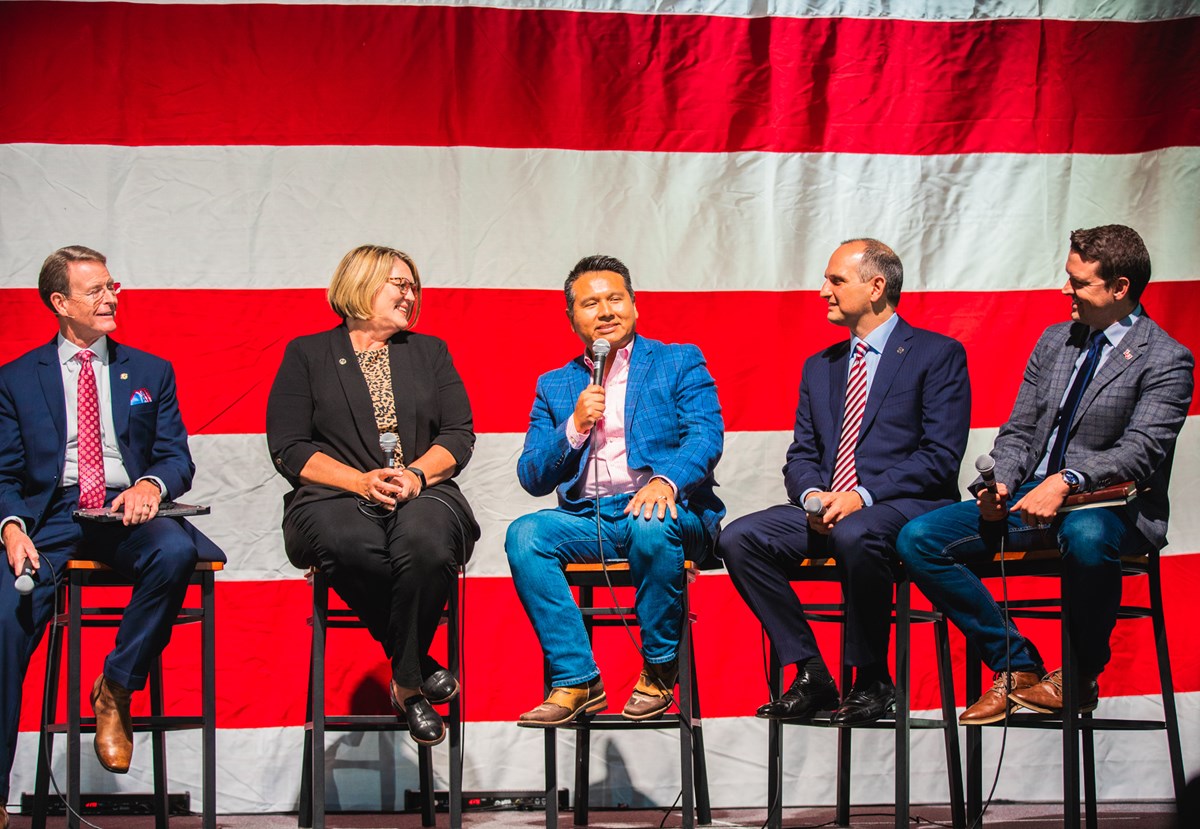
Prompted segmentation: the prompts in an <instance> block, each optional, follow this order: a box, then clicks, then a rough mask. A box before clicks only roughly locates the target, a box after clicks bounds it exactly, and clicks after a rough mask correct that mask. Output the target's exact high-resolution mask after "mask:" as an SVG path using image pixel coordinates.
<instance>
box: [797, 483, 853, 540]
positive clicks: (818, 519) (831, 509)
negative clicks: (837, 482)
mask: <svg viewBox="0 0 1200 829" xmlns="http://www.w3.org/2000/svg"><path fill="white" fill-rule="evenodd" d="M813 495H815V496H816V497H818V498H820V499H821V503H822V504H824V505H825V514H824V515H820V516H817V515H810V516H808V526H809V528H810V529H812V530H813V531H815V532H819V533H820V534H821V535H829V532H830V530H832V529H833V525H834V524H836V523H837V522H839V521H841V520H842V519H843V518H845V517H846V516H847V515H849V514H850V513H852V512H858V511H859V510H860V509H862V508H863V506H864V504H863V499H862V496H861V495H859V494H858V493H857V492H814V493H812V495H809V496H808V497H809V498H811V497H813Z"/></svg>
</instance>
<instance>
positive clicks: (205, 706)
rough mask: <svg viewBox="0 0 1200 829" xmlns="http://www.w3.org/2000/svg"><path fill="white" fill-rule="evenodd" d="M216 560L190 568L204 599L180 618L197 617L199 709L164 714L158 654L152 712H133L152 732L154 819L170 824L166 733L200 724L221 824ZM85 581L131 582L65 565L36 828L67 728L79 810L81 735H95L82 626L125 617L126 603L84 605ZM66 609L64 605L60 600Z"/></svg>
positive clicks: (211, 813) (150, 685) (179, 621)
mask: <svg viewBox="0 0 1200 829" xmlns="http://www.w3.org/2000/svg"><path fill="white" fill-rule="evenodd" d="M223 569H224V564H222V563H221V562H218V561H201V562H199V563H198V564H197V565H196V569H195V572H194V573H193V574H192V578H191V582H190V583H191V584H194V585H199V587H200V602H199V604H191V605H189V604H188V603H187V601H186V600H185V602H184V606H183V607H182V608H181V609H180V611H179V615H178V617H177V618H176V619H175V624H176V625H186V624H192V623H197V622H198V623H199V624H200V696H201V713H200V715H199V716H179V715H167V714H164V713H163V690H162V658H161V656H160V657H157V658H155V660H154V664H153V667H152V668H151V671H150V676H149V679H148V682H147V690H148V691H149V694H150V716H148V717H133V730H134V732H135V733H138V732H142V733H146V732H149V733H150V735H151V738H150V744H151V748H152V753H153V768H154V813H155V826H156V827H158V829H166V827H167V825H168V802H167V782H168V781H167V759H166V732H168V731H183V730H189V729H200V731H201V734H202V736H201V742H202V749H203V757H204V759H203V764H204V768H203V787H204V794H203V806H202V814H203V826H204V829H216V825H217V787H216V779H217V759H216V757H217V755H216V743H217V685H216V681H217V679H216V677H217V672H216V638H215V629H216V627H215V617H214V603H213V583H214V578H213V576H214V574H215V573H217V572H219V571H221V570H223ZM88 587H129V588H132V587H133V582H132V581H130V580H129V579H127V578H125V577H124V576H122V575H121V574H119V573H117V572H115V571H114V570H112V569H111V568H109V567H107V566H106V565H104V564H101V563H100V562H98V561H86V560H71V561H68V562H67V565H66V577H65V579H64V580H63V584H62V585H60V587H59V599H58V606H59V612H58V613H57V614H56V615H55V616H54V618H53V619H51V621H50V642H51V645H52V647H51V649H50V651H49V652H48V653H47V655H46V673H47V679H46V687H47V689H48V692H47V694H46V698H45V700H44V701H43V707H42V722H43V724H44V727H43V728H42V732H41V739H40V741H39V745H38V767H37V776H36V782H35V789H34V814H33V823H32V826H33V829H44V827H45V825H46V806H47V798H48V793H49V787H50V768H49V765H48V763H47V758H48V757H49V756H50V754H51V752H52V751H53V747H54V735H55V734H63V733H65V734H66V735H67V803H68V805H69V806H70V807H71V809H72V810H74V812H75V813H76V814H78V813H79V811H80V801H81V798H80V791H79V789H80V783H79V780H80V774H79V769H80V746H79V744H80V735H81V734H94V733H95V731H96V718H95V717H82V716H80V714H79V708H80V704H81V692H80V682H81V680H82V677H81V675H80V674H81V662H82V658H81V651H82V645H81V640H82V635H81V634H82V632H83V629H84V628H116V627H117V626H118V625H120V623H121V617H122V615H123V613H124V611H125V608H124V606H109V607H99V606H97V607H87V606H84V603H83V591H84V589H85V588H88ZM64 604H65V607H66V610H65V611H64V610H63V607H64ZM64 631H65V633H66V638H67V695H66V696H67V700H66V720H65V721H60V720H58V719H57V716H58V685H59V680H60V671H61V665H62V643H63V635H62V634H63V632H64ZM67 825H68V826H69V827H72V829H77V827H78V826H79V820H78V818H77V817H75V815H73V814H70V813H68V815H67Z"/></svg>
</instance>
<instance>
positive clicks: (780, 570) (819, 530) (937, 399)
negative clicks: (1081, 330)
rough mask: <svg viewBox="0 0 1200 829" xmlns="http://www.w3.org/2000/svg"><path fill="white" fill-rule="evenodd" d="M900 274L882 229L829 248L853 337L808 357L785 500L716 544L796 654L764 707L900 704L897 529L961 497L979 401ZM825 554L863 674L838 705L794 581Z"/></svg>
mask: <svg viewBox="0 0 1200 829" xmlns="http://www.w3.org/2000/svg"><path fill="white" fill-rule="evenodd" d="M903 279H904V268H903V265H902V264H901V262H900V258H899V257H898V256H897V255H896V254H895V252H894V251H893V250H892V249H891V248H889V247H888V246H887V245H885V244H883V243H882V242H879V241H877V240H875V239H852V240H850V241H848V242H844V243H843V244H842V245H841V247H839V248H838V249H837V250H836V251H834V253H833V256H832V257H831V258H830V260H829V266H828V268H827V269H826V271H825V281H824V284H823V285H822V286H821V298H822V299H824V300H825V301H826V302H827V303H828V305H829V310H828V319H829V321H830V322H832V323H834V324H835V325H843V326H845V327H847V328H849V329H850V338H849V339H848V340H843V341H842V342H840V343H838V344H837V345H834V346H830V347H829V348H827V349H825V350H824V351H822V352H820V353H818V354H815V355H813V356H812V357H810V358H809V359H808V360H807V361H806V362H805V364H804V374H803V376H802V378H801V380H800V403H799V405H798V406H797V408H796V428H795V437H794V439H793V441H792V445H791V448H790V449H788V453H787V462H786V464H785V465H784V468H783V474H784V485H785V487H786V489H787V497H788V503H786V504H782V505H780V506H775V507H771V508H769V509H766V510H763V511H761V512H756V513H753V514H752V515H747V516H745V517H744V518H741V519H739V520H737V521H734V522H733V523H732V524H730V525H729V527H727V528H726V529H725V531H724V532H723V533H722V534H721V539H720V543H719V544H718V547H717V553H718V555H720V556H721V557H722V558H723V559H724V561H725V566H726V567H727V568H728V569H729V574H730V576H731V577H732V579H733V583H734V585H735V586H736V587H737V589H738V591H739V592H740V593H741V595H742V598H744V599H745V600H746V603H747V604H748V605H749V606H750V609H751V610H753V611H754V614H755V615H756V616H757V617H758V618H759V620H760V621H761V622H762V624H763V627H764V628H766V631H767V635H768V636H769V637H770V639H771V643H772V645H774V647H775V650H776V652H777V653H778V654H779V658H780V660H781V662H783V664H785V665H795V666H796V676H795V680H794V681H793V682H792V684H791V686H790V687H789V688H788V690H787V692H786V693H784V694H783V696H782V698H780V699H778V700H773V701H771V702H768V703H766V704H765V705H763V706H762V707H760V708H759V709H758V716H760V717H767V718H773V719H805V718H810V717H812V715H813V714H814V713H816V712H817V711H821V710H833V709H836V710H835V711H834V714H833V722H834V723H835V724H838V725H853V724H856V723H862V722H871V721H873V720H877V719H879V718H880V717H882V716H884V715H885V714H887V713H890V712H891V711H892V710H894V707H895V691H896V689H895V686H894V684H893V682H892V678H891V673H890V672H889V670H888V667H887V650H888V629H889V624H890V622H889V620H890V617H891V599H892V582H893V571H892V566H893V562H894V561H895V542H896V536H897V535H898V534H899V532H900V528H901V527H903V526H904V524H905V522H907V521H908V520H909V519H911V518H914V517H916V516H918V515H922V514H924V513H926V512H928V511H930V510H932V509H935V508H937V507H940V506H943V505H945V504H950V503H953V502H955V501H957V500H958V482H957V481H958V467H959V464H960V463H961V461H962V455H963V451H964V450H965V449H966V444H967V431H968V429H969V426H970V413H971V390H970V381H969V379H968V377H967V361H966V353H965V352H964V350H963V347H962V345H961V344H960V343H959V342H958V341H957V340H953V339H951V338H949V337H945V336H943V335H941V334H935V333H933V332H932V331H924V330H922V329H919V328H913V327H912V326H911V325H909V324H908V323H907V322H905V321H904V320H903V319H901V318H900V317H899V316H898V315H897V314H896V306H897V305H898V304H899V302H900V289H901V285H902V283H903ZM806 506H810V507H811V510H812V511H811V512H809V511H806V509H805V507H806ZM817 556H831V557H832V558H833V559H834V561H835V562H836V563H837V567H838V571H839V575H840V576H841V579H842V589H843V594H844V596H845V603H846V653H845V658H846V662H847V664H848V665H851V666H853V667H854V669H855V671H854V673H855V677H854V682H853V686H852V688H850V689H849V692H848V693H847V694H846V697H845V699H844V700H841V701H840V705H839V697H838V691H837V686H836V685H835V683H834V681H833V678H832V677H831V676H830V674H829V670H828V668H827V667H826V666H825V664H824V662H823V661H822V659H821V654H820V652H819V651H818V650H817V643H816V640H815V639H814V638H813V633H812V629H811V628H810V627H809V625H808V622H807V621H805V619H804V617H803V608H802V607H801V604H800V600H799V599H798V598H797V597H796V594H795V592H794V591H793V590H792V587H791V585H790V583H789V582H788V573H789V572H790V571H791V570H792V568H793V567H795V566H796V565H797V564H798V563H799V562H800V561H801V560H802V559H804V558H806V557H817ZM843 690H845V689H843Z"/></svg>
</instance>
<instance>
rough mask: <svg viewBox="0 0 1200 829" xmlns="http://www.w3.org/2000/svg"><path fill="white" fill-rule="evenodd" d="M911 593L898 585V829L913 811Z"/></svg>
mask: <svg viewBox="0 0 1200 829" xmlns="http://www.w3.org/2000/svg"><path fill="white" fill-rule="evenodd" d="M910 598H911V592H910V590H909V584H908V580H907V579H900V580H899V581H897V582H896V735H895V736H896V829H907V827H908V812H909V779H908V777H909V750H910V748H911V745H912V734H911V732H910V728H909V725H910V723H909V693H908V688H909V674H910V672H909V667H910V666H909V643H910V630H911V629H910V627H909V623H910V622H911V614H910V610H911V608H910V605H909V601H910Z"/></svg>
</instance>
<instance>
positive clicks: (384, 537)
mask: <svg viewBox="0 0 1200 829" xmlns="http://www.w3.org/2000/svg"><path fill="white" fill-rule="evenodd" d="M451 505H452V502H451V501H449V500H446V501H440V500H436V499H435V498H434V497H433V496H432V495H431V494H422V495H420V496H418V497H417V498H414V499H413V500H411V501H407V502H405V503H403V504H400V505H399V506H398V507H397V508H396V510H395V511H394V512H391V513H387V514H386V516H385V517H381V518H373V517H369V516H367V515H363V514H362V513H361V512H360V511H359V504H358V499H357V498H356V497H353V496H345V497H337V498H331V499H329V500H327V501H317V502H310V503H308V504H304V505H303V506H301V507H300V508H299V509H294V510H289V511H288V513H287V515H285V516H284V520H283V534H284V543H286V544H287V546H288V550H289V552H292V553H294V552H296V551H302V552H303V553H306V554H311V555H312V556H314V557H315V558H316V559H317V561H319V562H320V566H321V571H322V572H323V573H325V575H326V576H327V577H328V579H329V583H330V585H331V586H332V587H333V589H334V590H335V591H336V592H337V594H338V595H339V596H341V597H342V599H343V601H345V602H346V604H347V605H348V606H349V607H350V609H351V610H353V611H354V612H355V613H356V614H357V615H358V618H360V619H361V620H362V621H363V623H364V624H365V625H366V626H367V630H368V631H369V632H370V634H371V636H372V637H374V638H375V640H376V641H378V642H379V644H381V645H382V646H383V652H384V654H386V655H387V657H388V658H389V659H390V660H391V661H392V678H393V679H394V680H396V684H397V685H401V686H404V687H406V688H416V687H418V686H420V684H421V682H422V681H423V680H424V679H425V678H426V677H428V676H429V675H430V674H431V673H433V672H434V671H436V670H438V668H439V667H440V666H439V665H438V663H437V662H435V661H434V660H433V659H432V658H431V657H430V656H429V648H430V646H431V645H432V644H433V637H434V634H435V633H437V628H438V624H439V623H440V622H441V618H442V610H443V609H444V608H445V605H446V597H447V596H448V595H449V594H450V590H451V588H452V587H453V585H454V579H455V577H456V572H457V569H458V566H459V564H462V563H465V562H464V557H465V555H466V553H465V550H466V548H467V541H468V539H467V537H466V536H465V535H464V530H466V529H467V521H466V519H465V517H463V516H461V515H458V514H457V512H456V511H454V512H452V510H453V507H452V506H451ZM456 516H457V519H458V520H455V517H456ZM293 557H295V556H293Z"/></svg>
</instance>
